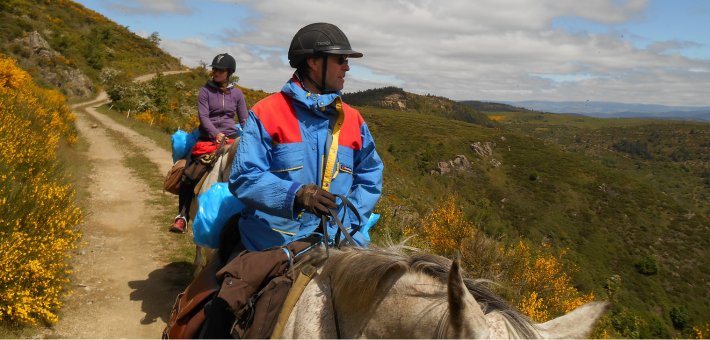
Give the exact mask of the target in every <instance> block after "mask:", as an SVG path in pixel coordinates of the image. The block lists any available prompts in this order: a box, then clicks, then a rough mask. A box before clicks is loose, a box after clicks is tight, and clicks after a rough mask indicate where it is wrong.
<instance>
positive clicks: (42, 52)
mask: <svg viewBox="0 0 710 340" xmlns="http://www.w3.org/2000/svg"><path fill="white" fill-rule="evenodd" d="M14 42H15V44H17V45H19V46H20V47H22V48H23V49H25V50H27V51H28V52H29V57H27V59H25V60H21V63H22V64H26V65H28V66H34V67H36V68H37V73H38V74H39V76H40V77H42V78H44V79H45V80H46V81H48V82H49V83H51V84H52V85H54V86H56V87H57V88H59V89H64V90H65V92H66V93H67V94H70V95H74V96H78V97H88V96H89V95H91V93H92V91H93V88H94V83H93V82H92V81H91V79H89V77H87V76H86V75H85V74H84V72H82V71H81V70H79V69H78V68H76V64H74V63H73V62H71V61H69V60H67V59H66V58H64V56H62V54H61V53H59V52H57V51H55V50H54V49H53V48H52V47H51V46H50V45H49V43H47V41H46V40H44V38H42V35H40V34H39V33H38V32H37V31H34V32H30V33H29V34H27V36H26V37H23V38H17V39H15V41H14Z"/></svg>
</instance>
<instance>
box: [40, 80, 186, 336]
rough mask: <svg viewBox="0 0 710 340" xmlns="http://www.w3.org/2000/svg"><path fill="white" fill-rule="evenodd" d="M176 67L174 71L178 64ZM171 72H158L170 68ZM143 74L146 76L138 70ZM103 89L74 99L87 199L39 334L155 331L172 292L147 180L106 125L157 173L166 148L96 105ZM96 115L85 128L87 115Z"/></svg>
mask: <svg viewBox="0 0 710 340" xmlns="http://www.w3.org/2000/svg"><path fill="white" fill-rule="evenodd" d="M178 72H179V71H178ZM170 73H174V72H165V73H164V74H170ZM142 78H144V79H142V80H147V79H149V78H150V77H142ZM107 101H108V99H107V96H106V93H105V92H102V93H101V94H100V95H99V97H98V98H97V99H95V100H93V101H91V102H86V103H81V104H77V105H76V106H75V107H80V106H85V105H86V104H89V105H91V106H89V107H87V108H86V113H85V112H83V111H82V110H75V113H76V115H77V128H78V130H79V134H80V138H85V139H86V140H87V141H88V143H89V145H90V146H89V150H88V152H87V157H88V158H89V159H90V160H91V162H92V164H93V167H94V169H93V173H92V175H90V185H89V187H88V190H89V192H90V194H91V198H90V204H87V206H86V207H85V208H84V209H85V213H86V217H85V223H84V224H82V225H81V228H82V230H83V234H84V236H83V239H82V242H87V243H88V244H86V245H85V246H83V247H80V248H79V249H77V250H76V251H75V254H76V255H75V256H74V257H73V258H72V262H71V263H72V265H73V268H74V269H75V270H78V272H77V273H75V274H72V277H71V280H72V281H71V282H72V285H73V287H72V290H73V294H70V295H69V296H68V298H67V302H66V304H65V306H64V307H63V308H62V309H61V311H60V313H61V314H60V319H59V322H58V323H57V324H55V325H54V326H52V327H51V328H49V329H47V330H45V331H44V332H43V334H40V335H39V336H40V337H51V338H142V339H148V338H160V336H161V332H162V330H163V328H164V327H165V324H166V322H167V321H168V317H169V313H170V310H171V308H172V304H173V302H174V299H175V296H176V295H177V293H179V291H176V290H175V287H174V285H172V284H171V281H172V280H174V279H175V277H176V276H177V275H180V274H179V273H178V271H177V269H173V267H169V266H168V263H166V262H164V261H162V260H160V259H159V257H158V254H159V253H160V251H161V250H162V245H161V244H160V239H161V233H165V232H167V227H166V226H163V225H155V223H154V222H152V221H154V219H153V217H154V215H153V214H154V211H153V210H152V209H151V208H150V206H147V202H146V201H147V200H148V199H149V198H150V195H151V194H152V193H151V192H150V189H149V187H148V185H147V184H145V183H143V182H142V181H141V180H139V179H138V178H133V177H132V175H131V171H130V170H129V169H128V168H126V167H125V166H123V165H122V159H123V157H124V150H123V148H122V146H121V145H118V144H117V143H116V142H115V141H114V140H113V139H111V138H110V137H109V135H108V133H107V130H113V131H116V132H119V133H121V134H123V135H125V136H127V137H129V138H130V139H131V140H132V141H136V143H137V144H138V145H141V146H142V147H144V148H145V154H146V155H147V156H148V157H149V158H150V159H151V160H154V161H156V162H157V163H158V165H159V167H160V171H161V173H166V172H167V171H168V170H169V169H170V167H171V166H172V162H171V156H170V153H169V152H167V151H165V150H163V149H161V148H160V147H158V145H156V144H155V143H154V142H152V141H151V140H150V139H148V138H145V137H143V136H141V135H139V134H138V133H136V132H134V131H132V130H130V129H128V128H126V127H124V126H123V125H120V124H118V123H116V122H114V121H113V120H112V119H111V118H109V117H106V116H104V115H102V114H99V113H98V112H96V110H95V109H94V107H97V106H99V105H102V104H104V103H105V102H107ZM89 116H91V117H93V118H95V119H96V120H98V121H99V122H100V124H98V126H97V127H96V128H92V124H93V121H92V120H91V119H90V118H89Z"/></svg>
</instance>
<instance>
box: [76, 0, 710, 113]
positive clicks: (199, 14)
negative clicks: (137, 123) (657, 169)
mask: <svg viewBox="0 0 710 340" xmlns="http://www.w3.org/2000/svg"><path fill="white" fill-rule="evenodd" d="M75 1H76V0H75ZM77 2H79V3H81V4H82V5H84V6H86V7H87V8H90V9H92V10H94V11H97V12H99V13H101V14H103V15H104V16H106V17H108V18H109V19H111V20H113V21H115V22H116V23H118V24H119V25H122V26H127V27H128V28H129V30H131V31H132V32H134V33H136V34H138V35H140V36H144V37H145V36H148V35H149V34H150V33H152V32H158V34H159V35H160V37H161V38H162V41H161V43H160V47H161V48H162V49H163V50H165V51H166V52H168V53H170V54H172V55H174V56H176V57H179V58H182V62H183V64H184V65H187V66H190V67H194V66H197V65H198V64H199V62H200V61H204V62H206V63H208V64H209V63H210V62H211V60H212V59H213V58H214V56H215V55H217V54H219V53H225V52H227V53H229V54H231V55H232V56H234V57H235V59H236V60H237V70H236V74H237V75H238V76H239V77H240V81H239V84H240V85H241V86H244V87H248V88H252V89H261V90H264V91H268V92H275V91H278V90H280V89H281V87H282V86H283V85H284V84H285V82H286V81H287V80H288V79H289V78H290V76H291V74H292V73H293V69H291V68H290V66H289V65H288V60H287V57H286V54H287V52H288V46H289V44H290V41H291V39H292V38H293V35H294V34H295V33H296V31H298V29H300V28H301V27H303V26H305V25H307V24H310V23H313V22H329V23H332V24H335V25H337V26H338V27H339V28H340V29H341V30H343V31H344V32H345V34H346V35H347V37H348V39H349V40H350V43H351V45H352V47H353V49H354V50H356V51H358V52H362V53H363V54H364V57H363V58H361V59H351V61H350V65H351V71H350V72H348V74H347V77H346V78H345V89H344V92H346V93H347V92H355V91H360V90H365V89H370V88H376V87H384V86H397V87H401V88H403V89H404V90H405V91H408V92H413V93H418V94H432V95H437V96H443V97H447V98H450V99H453V100H484V101H524V100H547V101H587V100H589V101H605V102H620V103H629V104H632V103H638V104H658V105H671V106H710V34H708V32H710V1H707V0H586V1H573V0H535V1H533V0H477V1H470V0H447V1H440V0H439V1H434V0H412V1H404V0H358V1H325V0H301V1H294V0H259V1H241V0H230V1H226V0H224V1H220V0H200V1H196V0H150V1H148V0H78V1H77Z"/></svg>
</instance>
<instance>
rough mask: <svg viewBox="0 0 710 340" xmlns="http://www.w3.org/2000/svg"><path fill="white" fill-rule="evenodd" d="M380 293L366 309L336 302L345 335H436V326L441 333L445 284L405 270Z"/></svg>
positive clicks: (410, 336)
mask: <svg viewBox="0 0 710 340" xmlns="http://www.w3.org/2000/svg"><path fill="white" fill-rule="evenodd" d="M383 288H386V287H383ZM382 294H383V295H381V296H380V297H379V299H378V300H379V301H372V302H373V304H372V305H371V307H370V308H368V310H364V311H356V310H348V309H347V306H338V309H339V314H342V318H341V319H342V320H343V321H342V323H343V329H344V330H345V331H347V333H346V334H347V336H348V337H365V338H395V339H397V338H399V339H407V338H409V339H415V338H437V331H438V330H442V331H443V332H444V333H443V334H444V335H445V332H446V330H447V329H448V327H447V325H446V324H443V325H442V322H447V320H446V318H445V317H446V313H447V310H448V303H447V300H446V286H444V285H443V284H441V283H440V282H438V281H437V280H435V279H434V278H431V277H429V276H427V275H424V274H419V273H406V274H404V275H402V276H401V277H399V279H397V280H396V281H394V283H393V284H392V285H391V287H390V288H389V289H386V291H384V289H383V291H382ZM336 303H337V300H336ZM341 309H342V310H343V311H342V312H341V311H340V310H341ZM344 336H345V334H344Z"/></svg>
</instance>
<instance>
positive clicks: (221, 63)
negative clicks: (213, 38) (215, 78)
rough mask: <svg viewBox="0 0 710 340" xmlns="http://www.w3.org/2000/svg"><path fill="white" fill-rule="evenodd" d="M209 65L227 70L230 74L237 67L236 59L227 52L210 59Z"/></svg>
mask: <svg viewBox="0 0 710 340" xmlns="http://www.w3.org/2000/svg"><path fill="white" fill-rule="evenodd" d="M210 67H211V68H218V69H223V70H227V71H228V72H229V74H230V75H231V74H232V73H234V71H235V70H236V69H237V61H236V60H234V57H232V56H231V55H229V53H222V54H218V55H217V56H216V57H214V59H212V64H211V65H210Z"/></svg>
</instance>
